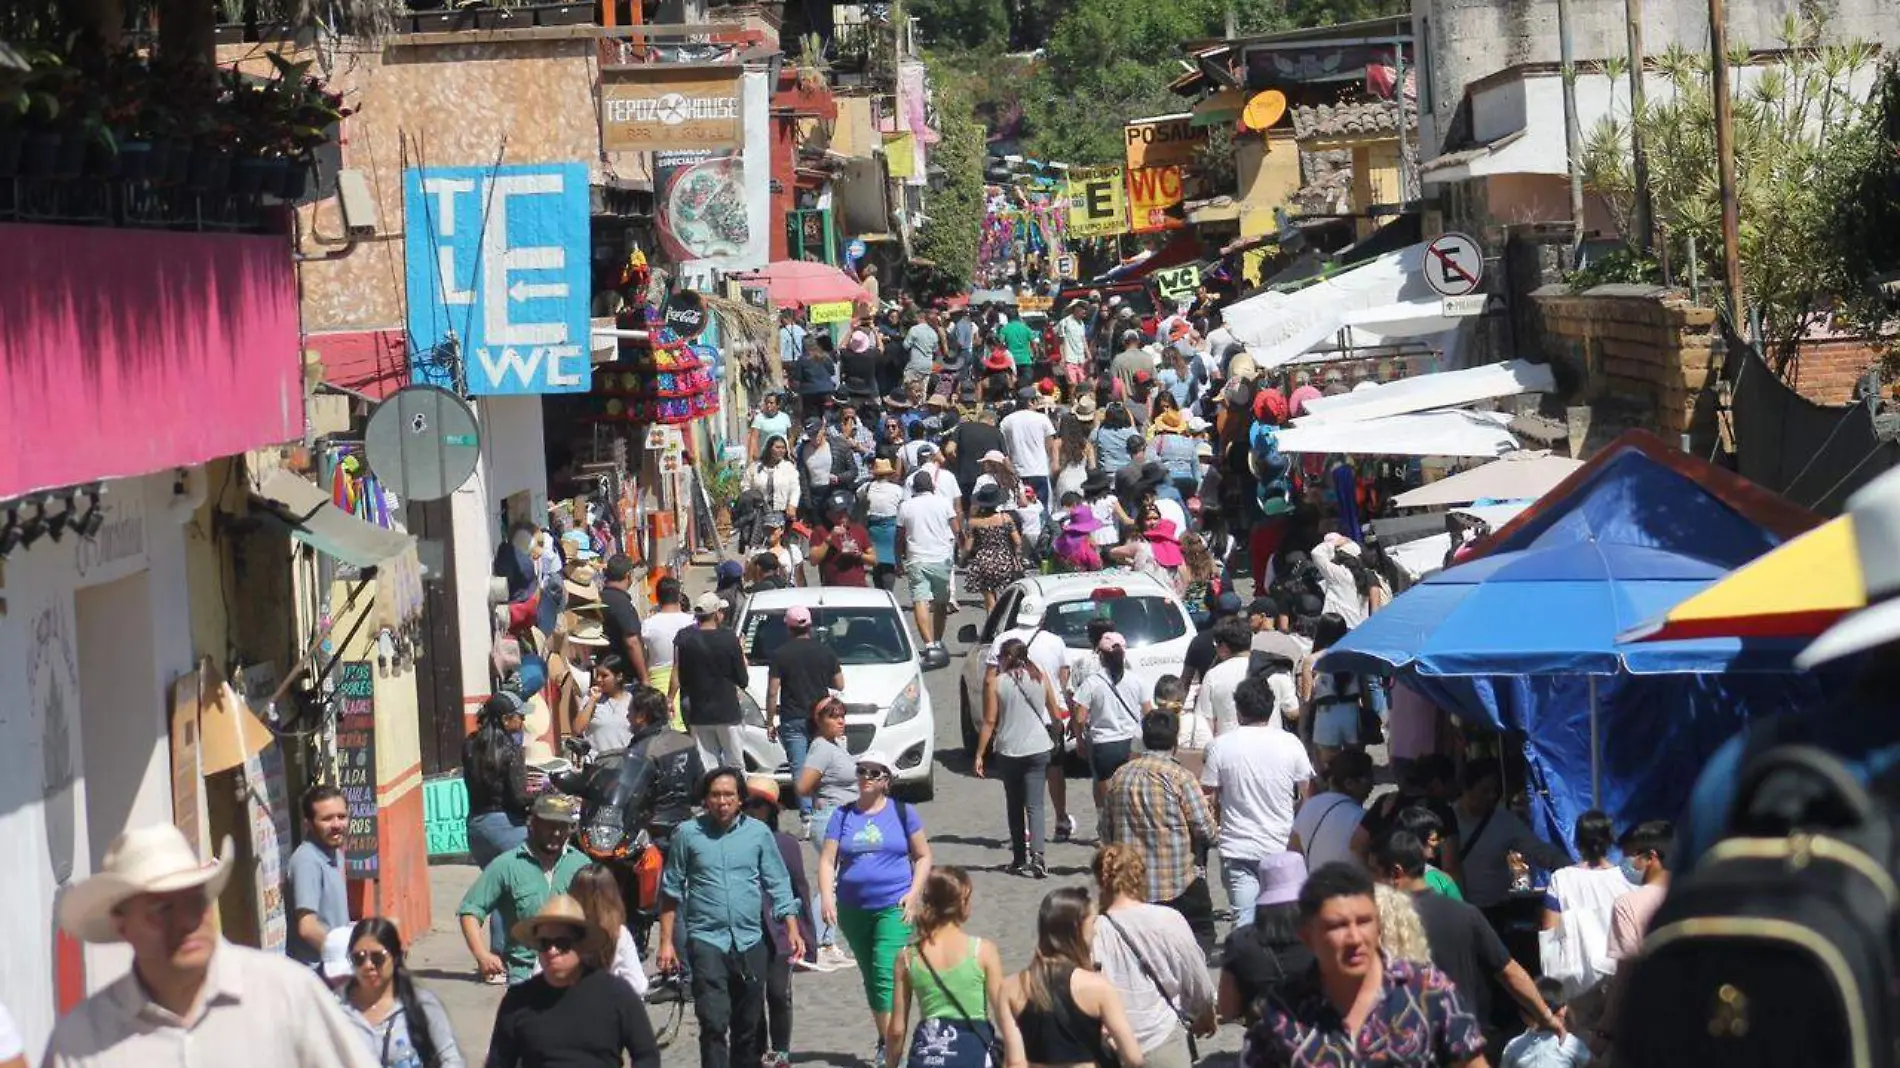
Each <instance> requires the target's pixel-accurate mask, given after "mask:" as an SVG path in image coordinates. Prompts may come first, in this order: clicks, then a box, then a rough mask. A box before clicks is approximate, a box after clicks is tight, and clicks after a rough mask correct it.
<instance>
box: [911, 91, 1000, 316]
mask: <svg viewBox="0 0 1900 1068" xmlns="http://www.w3.org/2000/svg"><path fill="white" fill-rule="evenodd" d="M933 88H934V92H935V94H936V103H937V121H938V125H939V127H940V128H939V130H938V133H940V134H941V135H942V139H941V140H939V141H938V142H937V144H936V146H935V147H934V148H932V149H931V152H930V166H931V170H932V171H933V172H935V173H934V174H933V176H932V179H931V184H930V193H929V196H927V197H926V198H925V201H924V215H925V216H926V217H927V218H926V220H925V222H924V224H923V225H922V226H920V227H918V229H917V235H916V240H915V242H914V244H915V248H916V251H917V255H918V256H920V257H922V258H924V259H927V260H929V261H931V262H932V263H933V264H935V267H934V268H932V269H931V270H930V272H929V277H928V279H927V280H926V283H925V285H924V286H923V287H922V288H924V289H926V291H931V292H936V293H955V292H960V291H962V290H964V289H967V288H969V285H970V280H971V278H973V277H974V276H975V274H976V246H977V237H978V235H979V232H980V231H981V229H982V225H983V156H984V151H985V144H986V139H985V137H984V134H983V126H982V124H981V123H979V122H977V121H976V117H975V115H974V114H973V108H972V105H971V101H970V97H969V95H968V93H967V92H965V91H964V90H963V89H962V88H961V87H959V86H957V85H956V84H955V83H954V82H946V83H945V84H936V85H934V86H933Z"/></svg>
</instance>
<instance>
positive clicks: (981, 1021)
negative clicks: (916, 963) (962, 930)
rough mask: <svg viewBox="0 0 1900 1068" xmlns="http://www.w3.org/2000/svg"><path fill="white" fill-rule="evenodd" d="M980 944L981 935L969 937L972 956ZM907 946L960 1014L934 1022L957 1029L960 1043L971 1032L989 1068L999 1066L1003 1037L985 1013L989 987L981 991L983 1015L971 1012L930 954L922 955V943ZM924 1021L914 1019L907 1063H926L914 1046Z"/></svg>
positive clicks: (921, 1034)
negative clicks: (938, 969)
mask: <svg viewBox="0 0 1900 1068" xmlns="http://www.w3.org/2000/svg"><path fill="white" fill-rule="evenodd" d="M982 945H983V942H982V939H979V938H971V939H970V953H971V955H972V956H974V955H975V954H976V953H977V952H978V951H979V950H980V949H981V948H982ZM910 949H911V952H912V953H915V954H916V955H917V959H918V960H920V961H922V962H923V965H924V970H925V971H927V972H929V973H930V981H931V982H933V983H936V984H937V989H938V990H941V991H943V996H944V997H947V998H949V999H950V1007H951V1008H953V1009H955V1010H957V1015H958V1016H961V1017H963V1019H961V1020H938V1021H937V1023H938V1024H939V1025H947V1026H949V1027H950V1028H951V1029H952V1030H953V1031H955V1032H956V1035H957V1038H956V1041H957V1044H958V1045H961V1044H962V1041H963V1036H964V1035H970V1036H972V1037H974V1038H975V1039H976V1040H977V1041H978V1042H981V1043H982V1044H983V1055H984V1056H985V1057H986V1058H988V1061H987V1064H988V1065H989V1068H1002V1064H1003V1037H1002V1036H1001V1035H1000V1034H998V1033H997V1031H996V1025H995V1024H992V1023H990V1019H989V1015H988V1011H989V1005H988V1004H987V1000H988V993H989V990H988V987H987V986H985V988H984V995H985V1001H986V1004H985V1005H984V1006H983V1008H984V1015H982V1016H971V1015H970V1010H968V1009H966V1008H964V1007H963V1002H962V1001H961V1000H959V999H958V998H957V996H956V995H955V994H953V993H951V991H950V988H949V987H948V986H946V985H944V981H943V976H941V975H938V974H937V969H936V967H935V966H933V965H932V964H931V963H930V958H929V957H926V956H924V947H923V946H922V945H921V944H918V945H913V946H911V947H910ZM987 982H988V979H987V977H986V978H985V983H987ZM925 1022H926V1021H923V1020H919V1021H917V1027H916V1029H915V1030H913V1031H912V1032H911V1040H910V1041H911V1053H910V1063H912V1064H923V1063H925V1060H924V1058H923V1056H921V1055H920V1051H919V1050H918V1048H917V1047H918V1044H919V1042H920V1041H921V1040H922V1039H923V1037H924V1034H923V1028H924V1024H925Z"/></svg>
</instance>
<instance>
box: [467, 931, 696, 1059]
mask: <svg viewBox="0 0 1900 1068" xmlns="http://www.w3.org/2000/svg"><path fill="white" fill-rule="evenodd" d="M509 934H510V935H511V937H512V938H513V940H514V941H516V942H518V943H520V944H522V945H525V946H531V947H533V949H534V953H535V958H536V960H537V961H539V963H540V965H541V972H540V974H538V975H536V976H535V977H534V978H532V979H529V980H528V981H527V982H525V983H522V984H521V985H519V986H517V987H515V988H514V989H512V990H510V991H508V993H507V994H506V995H505V996H504V997H503V998H502V999H501V1007H500V1008H499V1009H497V1010H496V1012H495V1030H494V1035H493V1037H492V1038H491V1039H490V1040H489V1046H488V1063H489V1064H494V1065H507V1066H509V1068H513V1066H514V1065H517V1064H564V1065H573V1066H575V1068H586V1066H594V1065H598V1066H599V1068H620V1065H621V1064H622V1063H631V1064H632V1065H633V1066H634V1068H658V1065H659V1063H660V1046H659V1043H658V1041H657V1040H655V1038H654V1036H653V1023H652V1021H650V1020H648V1019H647V1009H646V1004H645V1003H644V1002H642V1001H641V1000H640V996H639V995H638V994H635V993H634V992H633V988H632V987H630V986H628V985H627V984H626V983H624V982H622V981H621V980H620V978H619V977H618V976H616V975H614V973H613V972H612V971H610V970H608V969H606V968H602V967H600V966H599V964H598V962H599V961H600V959H601V954H602V953H603V951H606V950H609V949H611V947H610V946H608V945H607V935H606V932H605V931H603V930H601V929H600V927H599V926H598V925H597V924H593V923H589V922H588V920H587V914H586V913H585V912H583V911H582V910H581V905H580V902H578V901H576V900H574V899H573V898H571V897H569V896H567V895H566V894H555V895H554V896H552V897H550V898H548V899H547V901H546V902H544V903H543V904H542V905H541V907H540V909H539V910H537V911H536V912H535V914H534V915H533V916H530V917H528V918H527V919H524V920H522V921H520V922H519V923H516V924H515V925H514V927H513V928H512V929H511V930H510V932H509ZM623 1054H624V1055H625V1057H626V1061H625V1062H623V1061H622V1055H623Z"/></svg>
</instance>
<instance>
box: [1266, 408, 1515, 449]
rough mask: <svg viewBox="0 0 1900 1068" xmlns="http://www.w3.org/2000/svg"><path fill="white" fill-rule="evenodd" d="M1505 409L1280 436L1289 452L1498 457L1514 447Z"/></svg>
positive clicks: (1299, 429)
mask: <svg viewBox="0 0 1900 1068" xmlns="http://www.w3.org/2000/svg"><path fill="white" fill-rule="evenodd" d="M1510 421H1511V417H1510V416H1509V415H1507V414H1505V413H1503V412H1466V411H1449V412H1416V413H1413V414H1410V415H1393V416H1387V417H1386V418H1384V419H1368V420H1366V421H1365V422H1363V423H1334V424H1332V425H1329V426H1311V427H1307V426H1295V427H1290V428H1288V429H1286V430H1282V431H1281V432H1280V435H1279V443H1280V451H1281V452H1287V453H1295V452H1303V453H1344V454H1350V455H1353V456H1502V455H1504V454H1505V453H1507V452H1510V451H1511V450H1512V449H1515V448H1517V439H1516V438H1514V437H1512V436H1511V432H1510V431H1509V430H1506V429H1505V424H1507V423H1509V422H1510Z"/></svg>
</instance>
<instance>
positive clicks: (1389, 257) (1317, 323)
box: [1221, 244, 1457, 368]
mask: <svg viewBox="0 0 1900 1068" xmlns="http://www.w3.org/2000/svg"><path fill="white" fill-rule="evenodd" d="M1424 257H1425V246H1424V245H1423V244H1416V245H1411V246H1408V247H1406V248H1403V249H1400V250H1398V251H1396V252H1388V253H1385V254H1384V255H1381V256H1377V257H1375V258H1373V259H1371V260H1368V261H1367V262H1365V263H1363V264H1360V265H1359V266H1357V267H1354V268H1352V269H1351V270H1347V271H1341V272H1340V273H1338V274H1336V275H1334V276H1332V277H1331V278H1327V279H1324V280H1322V281H1319V282H1315V283H1313V284H1312V285H1309V286H1306V287H1305V288H1302V289H1298V290H1295V291H1293V292H1291V293H1280V292H1271V291H1270V292H1266V293H1261V294H1259V295H1257V296H1253V297H1248V298H1246V299H1245V300H1238V301H1235V302H1234V303H1232V304H1229V305H1228V306H1227V307H1226V308H1224V309H1223V310H1222V312H1221V318H1222V320H1223V321H1224V322H1225V323H1226V324H1227V327H1228V329H1229V330H1230V331H1232V332H1233V335H1234V337H1235V338H1236V339H1238V340H1240V341H1243V342H1245V343H1246V344H1247V345H1248V347H1249V348H1250V349H1252V350H1253V358H1254V362H1255V363H1256V364H1258V365H1259V366H1261V367H1267V368H1271V367H1277V366H1279V365H1280V364H1282V363H1285V362H1287V361H1288V360H1291V359H1293V358H1294V357H1296V356H1299V355H1301V354H1303V353H1304V352H1306V350H1307V349H1310V348H1312V347H1314V346H1315V345H1318V344H1319V343H1320V342H1322V341H1324V340H1326V339H1327V338H1328V337H1331V336H1332V335H1333V334H1336V333H1338V332H1339V330H1340V329H1341V328H1343V327H1346V326H1354V327H1357V328H1359V329H1363V330H1365V331H1367V332H1369V333H1373V334H1378V335H1381V336H1387V335H1390V336H1417V335H1418V334H1421V333H1437V332H1442V331H1444V330H1446V329H1449V328H1451V327H1453V326H1456V325H1457V324H1456V323H1454V322H1449V321H1447V320H1445V319H1444V318H1443V316H1442V314H1441V312H1442V310H1443V306H1442V301H1440V300H1439V299H1438V298H1437V296H1436V294H1434V293H1432V292H1431V289H1430V287H1429V286H1427V285H1426V284H1425V279H1424V277H1423V276H1422V275H1421V274H1420V272H1419V268H1420V266H1421V265H1422V264H1423V262H1424Z"/></svg>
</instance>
